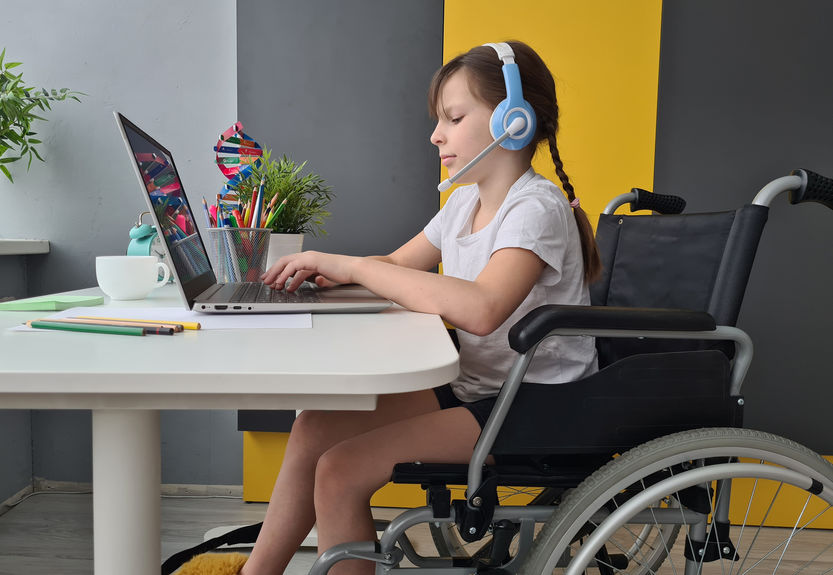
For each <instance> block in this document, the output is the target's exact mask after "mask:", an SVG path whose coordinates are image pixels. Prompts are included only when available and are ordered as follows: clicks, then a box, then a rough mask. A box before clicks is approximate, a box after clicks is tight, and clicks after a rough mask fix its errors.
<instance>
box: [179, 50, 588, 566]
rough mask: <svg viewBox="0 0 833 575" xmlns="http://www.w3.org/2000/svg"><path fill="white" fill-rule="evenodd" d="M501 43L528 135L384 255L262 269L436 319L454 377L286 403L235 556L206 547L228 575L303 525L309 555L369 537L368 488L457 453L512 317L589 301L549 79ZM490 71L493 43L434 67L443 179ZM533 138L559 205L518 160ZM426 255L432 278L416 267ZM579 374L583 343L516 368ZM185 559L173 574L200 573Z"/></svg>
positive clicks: (278, 549)
mask: <svg viewBox="0 0 833 575" xmlns="http://www.w3.org/2000/svg"><path fill="white" fill-rule="evenodd" d="M509 44H510V46H511V48H512V49H513V50H514V53H515V61H516V63H517V64H518V68H519V70H520V73H521V79H522V80H521V81H522V88H523V94H524V97H525V98H526V100H527V101H528V102H529V103H530V104H531V106H532V108H533V109H534V112H535V114H536V119H537V128H536V132H535V134H534V139H533V141H532V144H530V145H528V146H526V147H525V148H523V149H521V150H519V151H511V150H507V149H503V148H501V147H499V148H496V149H495V150H494V151H493V152H491V153H490V154H489V155H487V156H486V157H485V158H484V159H483V160H482V161H481V162H479V163H477V164H476V165H475V166H474V167H473V168H472V169H471V170H469V171H468V172H467V173H466V174H465V175H464V177H463V178H462V179H463V180H464V181H465V182H467V183H470V184H471V185H469V186H464V187H461V188H458V189H457V190H455V191H454V193H453V194H452V195H451V197H450V198H449V200H448V202H447V203H446V205H445V206H444V207H443V209H442V210H440V211H439V213H438V214H437V215H436V216H435V217H434V218H433V219H432V220H431V221H430V222H429V223H428V225H427V226H426V227H425V229H424V230H423V231H422V232H420V233H419V234H417V236H416V237H414V238H413V239H411V240H410V241H409V242H408V243H406V244H405V245H404V246H402V247H400V248H399V249H398V250H396V251H395V252H393V253H392V254H390V255H387V256H377V257H366V258H360V257H348V256H343V255H332V254H324V253H317V252H303V253H300V254H294V255H291V256H286V257H283V258H281V259H280V260H279V261H278V262H277V263H276V264H275V265H274V266H273V267H272V268H271V269H270V270H268V272H267V273H266V274H264V276H263V281H264V282H265V283H267V284H272V285H274V286H275V287H279V286H284V285H285V283H286V282H287V281H289V283H288V285H287V288H286V289H289V290H294V289H296V288H297V287H298V286H299V285H300V284H301V282H303V281H304V280H306V279H308V278H313V277H314V278H315V282H316V283H317V284H319V285H322V286H323V285H331V284H337V283H359V284H362V285H364V286H365V287H367V288H368V289H370V290H372V291H373V292H375V293H377V294H379V295H381V296H384V297H386V298H388V299H390V300H392V301H394V302H396V303H398V304H400V305H402V306H404V307H406V308H408V309H411V310H414V311H418V312H425V313H433V314H439V315H440V316H442V317H443V319H445V320H446V321H448V322H449V323H451V324H453V325H454V326H456V327H457V332H458V336H459V341H460V375H459V376H458V378H457V379H456V380H455V381H453V382H451V383H450V384H448V385H445V386H443V387H440V388H437V389H434V390H425V391H417V392H412V393H406V394H399V395H386V396H380V397H379V403H378V409H377V410H376V411H373V412H332V411H331V412H324V411H322V412H317V411H304V412H303V413H301V414H300V416H299V417H298V419H297V420H296V421H295V424H294V426H293V428H292V433H291V434H290V437H289V441H288V445H287V449H286V454H285V457H284V461H283V465H282V467H281V471H280V474H279V476H278V479H277V481H276V483H275V487H274V491H273V493H272V496H271V499H270V503H269V507H268V509H267V512H266V517H265V520H264V523H263V527H262V529H261V532H260V536H259V537H258V539H257V543H256V544H255V547H254V550H253V551H252V554H251V556H250V557H249V559H248V561H246V559H245V557H243V556H238V557H237V558H232V557H223V556H222V555H221V556H215V557H216V560H217V561H221V560H222V561H230V562H231V563H233V564H230V565H229V567H228V569H227V572H228V573H236V572H237V569H238V568H240V566H241V565H242V570H241V571H240V573H241V574H242V575H265V574H275V573H282V572H283V571H284V569H285V568H286V565H287V564H288V563H289V561H290V559H291V558H292V556H293V554H294V553H295V551H296V550H297V548H298V545H300V543H301V541H303V539H304V537H305V536H306V534H307V533H308V532H309V530H310V528H311V527H312V526H313V524H317V527H318V540H319V549H320V550H321V551H323V550H325V549H328V548H330V547H332V546H333V545H336V544H339V543H344V542H347V541H359V540H373V539H375V537H376V533H375V531H374V529H373V520H372V516H371V512H370V507H369V501H370V497H371V495H372V494H373V493H374V492H375V491H376V490H377V489H378V488H380V487H382V486H383V485H384V484H385V483H386V482H387V481H388V480H389V478H390V474H391V471H392V469H393V466H394V464H396V463H399V462H402V461H422V462H446V463H465V462H468V461H469V458H470V457H471V454H472V451H473V449H474V445H475V443H476V441H477V438H478V436H479V434H480V430H481V428H482V426H483V425H484V424H485V422H486V419H487V418H488V416H489V412H490V411H491V408H492V406H493V404H494V398H495V396H496V395H497V394H498V391H499V388H500V385H501V383H502V382H503V380H504V377H505V374H506V373H507V371H508V369H509V366H510V364H511V362H512V360H513V356H514V354H513V352H512V351H511V350H510V349H509V347H508V345H507V332H508V330H509V328H510V327H511V326H512V324H514V323H515V322H516V321H517V320H518V319H520V318H521V317H523V316H524V315H525V314H526V313H527V312H529V311H530V310H532V309H534V308H535V307H538V306H540V305H543V304H548V303H561V304H584V305H586V304H588V303H589V294H588V290H587V284H588V283H589V282H590V281H591V280H592V279H593V278H594V277H595V276H596V275H597V274H598V272H599V271H600V263H599V257H598V252H597V250H596V245H595V241H594V239H593V233H592V229H591V227H590V224H589V222H588V220H587V216H586V215H585V213H584V211H583V210H582V209H581V208H580V207H579V203H578V199H577V198H576V197H575V193H574V191H573V186H572V185H571V184H570V181H569V179H568V178H567V174H566V173H565V172H564V169H563V166H562V162H561V158H560V155H559V152H558V148H557V145H556V132H557V129H558V105H557V102H556V97H555V85H554V82H553V78H552V75H551V74H550V72H549V70H548V69H547V67H546V65H545V64H544V62H543V61H542V60H541V58H540V57H539V56H538V55H537V54H536V53H535V52H534V51H533V50H532V49H531V48H530V47H528V46H527V45H525V44H523V43H520V42H510V43H509ZM501 67H502V62H501V60H500V59H499V58H498V56H497V54H496V51H495V49H493V48H491V47H488V46H479V47H476V48H473V49H472V50H470V51H469V52H467V53H465V54H462V55H460V56H457V57H456V58H454V59H453V60H451V61H450V62H448V63H447V64H446V65H445V66H443V67H442V68H441V69H440V70H439V71H438V72H437V73H436V74H435V76H434V78H433V80H432V82H431V87H430V90H429V97H428V105H429V111H430V113H431V115H432V117H434V118H436V120H437V125H436V128H435V130H434V132H433V133H432V134H431V143H433V144H434V145H435V146H437V149H438V152H439V156H440V160H441V162H442V164H443V165H444V166H446V167H447V168H448V172H449V175H450V176H454V174H456V173H457V172H459V171H460V170H461V168H462V167H463V166H465V165H466V164H467V163H468V162H469V161H470V160H472V159H473V158H474V157H475V156H476V155H477V154H478V153H479V152H480V151H481V150H483V149H484V148H485V147H486V146H487V145H488V144H490V143H491V142H492V141H493V139H492V136H491V134H490V132H489V118H490V116H491V114H492V110H493V109H494V108H495V106H496V105H497V104H498V103H499V102H500V101H501V100H503V99H504V98H506V86H505V83H504V79H503V73H502V70H501ZM543 142H547V144H548V147H549V152H550V154H551V155H552V159H553V162H554V163H555V169H556V173H557V174H558V177H559V179H560V180H561V184H562V186H563V190H564V192H565V193H566V199H565V196H564V194H562V193H561V192H560V191H559V189H558V188H557V187H556V186H555V184H553V183H552V182H550V181H549V180H547V179H545V178H543V177H542V176H540V175H538V174H536V173H535V172H534V171H533V169H532V167H531V160H532V156H533V154H534V153H535V151H536V148H537V147H538V144H540V143H543ZM571 211H572V214H570V212H571ZM441 261H442V263H443V269H444V275H438V274H435V273H431V272H429V271H428V270H431V269H433V268H434V267H436V266H437V264H439V263H440V262H441ZM595 369H596V355H595V347H594V345H593V341H592V339H590V338H550V339H549V340H546V341H545V342H544V343H543V344H542V345H541V346H540V347H539V350H538V353H537V355H536V358H535V360H534V361H533V363H532V365H531V366H530V370H529V373H528V378H529V379H530V380H531V381H546V382H553V383H560V382H565V381H572V380H575V379H579V378H581V377H585V376H586V375H589V374H590V373H592V372H593V371H594V370H595ZM210 558H211V557H210V556H208V557H206V556H200V557H197V558H195V559H194V560H193V561H195V562H198V561H202V560H210ZM244 561H246V562H245V565H243V562H244ZM195 567H196V565H195ZM188 569H189V565H186V566H185V567H183V571H182V572H183V573H198V572H204V571H202V569H199V570H196V569H195V570H194V571H189V570H188ZM373 569H374V566H373V564H372V563H371V562H368V561H358V560H352V561H342V562H340V563H337V564H336V565H335V566H334V568H333V570H334V571H335V573H336V575H348V574H360V573H361V574H371V573H373ZM217 573H220V571H217Z"/></svg>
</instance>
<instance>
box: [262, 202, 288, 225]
mask: <svg viewBox="0 0 833 575" xmlns="http://www.w3.org/2000/svg"><path fill="white" fill-rule="evenodd" d="M285 205H286V198H284V199H283V201H282V202H281V203H280V205H279V206H278V207H277V208H276V209H275V211H274V212H272V215H271V216H269V219H268V220H266V224H265V225H264V226H263V227H264V228H268V227H271V225H272V222H274V221H275V219H276V218H277V217H278V216H279V215H280V213H281V212H282V211H283V207H284V206H285Z"/></svg>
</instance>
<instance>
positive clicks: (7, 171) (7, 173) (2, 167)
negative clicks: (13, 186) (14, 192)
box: [0, 164, 14, 183]
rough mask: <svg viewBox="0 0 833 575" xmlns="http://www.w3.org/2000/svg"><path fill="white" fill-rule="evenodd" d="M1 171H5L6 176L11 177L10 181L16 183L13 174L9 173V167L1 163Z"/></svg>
mask: <svg viewBox="0 0 833 575" xmlns="http://www.w3.org/2000/svg"><path fill="white" fill-rule="evenodd" d="M0 172H3V173H4V174H5V175H6V177H7V178H9V181H10V182H11V183H14V178H12V175H11V174H10V173H9V169H8V168H6V166H4V165H2V164H0Z"/></svg>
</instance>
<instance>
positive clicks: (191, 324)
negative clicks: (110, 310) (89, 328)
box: [76, 315, 200, 329]
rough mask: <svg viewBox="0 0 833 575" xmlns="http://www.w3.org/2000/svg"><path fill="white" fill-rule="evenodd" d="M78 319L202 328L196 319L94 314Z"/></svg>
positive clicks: (80, 316)
mask: <svg viewBox="0 0 833 575" xmlns="http://www.w3.org/2000/svg"><path fill="white" fill-rule="evenodd" d="M76 317H77V318H78V319H106V320H110V321H131V322H135V323H152V324H156V325H162V324H164V325H181V326H182V327H183V329H200V324H199V322H196V321H165V320H154V319H130V318H124V317H97V316H94V315H79V316H76Z"/></svg>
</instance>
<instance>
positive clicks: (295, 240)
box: [266, 233, 304, 269]
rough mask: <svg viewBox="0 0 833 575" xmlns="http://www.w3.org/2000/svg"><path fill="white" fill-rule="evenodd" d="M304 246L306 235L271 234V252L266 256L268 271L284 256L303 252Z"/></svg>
mask: <svg viewBox="0 0 833 575" xmlns="http://www.w3.org/2000/svg"><path fill="white" fill-rule="evenodd" d="M303 245H304V234H276V233H271V234H269V252H268V253H267V255H266V269H269V268H271V267H272V265H273V264H274V263H275V262H276V261H278V260H279V259H281V258H282V257H283V256H286V255H289V254H295V253H298V252H300V251H301V247H302V246H303Z"/></svg>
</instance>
